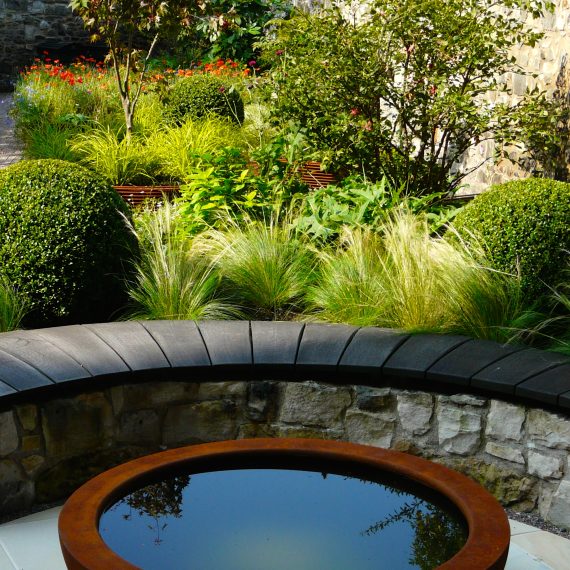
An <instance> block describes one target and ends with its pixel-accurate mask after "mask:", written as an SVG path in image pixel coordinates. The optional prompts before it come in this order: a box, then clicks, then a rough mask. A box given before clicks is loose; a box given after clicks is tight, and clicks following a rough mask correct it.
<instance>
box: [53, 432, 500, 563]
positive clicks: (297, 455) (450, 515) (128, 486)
mask: <svg viewBox="0 0 570 570" xmlns="http://www.w3.org/2000/svg"><path fill="white" fill-rule="evenodd" d="M160 501H162V502H160ZM200 509H202V510H200ZM319 509H321V510H319ZM184 513H187V514H186V515H184ZM292 513H294V514H295V516H296V517H297V518H295V517H293V518H292V517H291V514H292ZM183 515H184V516H183ZM252 517H253V519H255V520H253V519H252ZM408 523H409V524H408ZM430 524H431V525H432V526H431V527H430V526H429V525H430ZM232 525H233V526H232ZM406 525H408V526H406ZM226 527H227V528H226ZM59 538H60V543H61V548H62V551H63V555H64V558H65V562H66V564H67V566H68V568H69V569H71V570H76V569H88V570H99V569H101V570H109V569H113V570H123V569H134V568H145V569H146V568H148V569H155V568H156V569H159V568H160V569H161V570H169V569H176V570H178V569H183V568H195V567H200V568H215V569H219V568H224V570H233V569H234V568H235V569H242V568H245V569H247V570H253V569H254V568H264V569H267V570H275V569H280V568H296V569H299V570H300V569H302V568H311V570H318V569H320V568H322V569H325V568H326V569H330V568H352V569H354V570H356V569H358V568H362V569H366V568H377V567H398V568H422V569H424V570H425V569H426V568H428V567H429V568H436V567H437V568H440V569H445V570H450V569H457V570H460V569H461V570H464V569H487V568H489V569H490V568H503V567H504V565H505V562H506V558H507V554H508V547H509V540H510V529H509V524H508V520H507V517H506V515H505V512H504V510H503V509H502V507H501V505H500V504H499V503H498V502H497V501H496V500H495V499H494V498H493V497H492V496H491V495H490V494H489V493H488V492H487V491H486V490H485V489H483V488H482V487H481V486H480V485H478V484H477V483H475V482H473V481H472V480H470V479H468V478H467V477H465V476H463V475H461V474H459V473H457V472H455V471H452V470H451V469H448V468H446V467H444V466H442V465H438V464H435V463H432V462H430V461H426V460H425V459H421V458H418V457H414V456H412V455H408V454H404V453H399V452H396V451H391V450H386V449H379V448H375V447H369V446H364V445H357V444H351V443H341V442H336V441H323V440H312V439H250V440H238V441H225V442H217V443H210V444H204V445H195V446H190V447H184V448H179V449H172V450H169V451H165V452H162V453H157V454H154V455H149V456H145V457H142V458H140V459H136V460H134V461H130V462H128V463H125V464H123V465H120V466H118V467H115V468H113V469H111V470H109V471H107V472H105V473H102V474H101V475H99V476H97V477H95V478H94V479H92V480H91V481H89V482H88V483H86V484H85V485H83V486H82V487H81V488H80V489H78V490H77V491H76V492H75V493H74V494H73V495H72V496H71V497H70V498H69V500H68V501H67V502H66V504H65V506H64V507H63V510H62V512H61V515H60V518H59ZM406 541H407V542H406ZM404 543H406V544H404ZM351 549H352V551H351ZM442 553H445V555H446V558H444V559H443V560H442V559H441V557H442ZM169 557H170V558H169ZM343 557H346V558H343ZM343 560H344V561H343ZM347 561H350V562H347Z"/></svg>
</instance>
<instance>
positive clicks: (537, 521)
mask: <svg viewBox="0 0 570 570" xmlns="http://www.w3.org/2000/svg"><path fill="white" fill-rule="evenodd" d="M505 511H506V513H507V516H508V517H509V518H510V519H512V520H515V521H518V522H521V523H524V524H528V525H530V526H533V527H535V528H538V529H540V530H544V531H546V532H550V533H552V534H557V535H558V536H561V537H562V538H568V539H570V531H569V530H567V529H564V528H560V527H557V526H554V525H553V524H552V523H549V522H547V521H545V520H544V519H543V518H541V517H539V516H538V515H535V514H533V513H519V512H518V511H513V510H512V509H505Z"/></svg>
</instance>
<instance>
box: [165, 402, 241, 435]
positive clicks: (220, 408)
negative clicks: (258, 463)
mask: <svg viewBox="0 0 570 570" xmlns="http://www.w3.org/2000/svg"><path fill="white" fill-rule="evenodd" d="M236 417H237V409H236V406H235V404H232V403H231V402H228V401H219V400H218V401H211V402H200V403H195V404H185V405H180V406H171V407H170V408H169V409H168V412H167V413H166V417H165V419H164V427H163V435H162V437H163V443H164V444H165V445H168V446H171V445H183V444H188V443H196V442H209V441H220V440H224V439H235V438H236V436H237V432H238V428H237V422H236Z"/></svg>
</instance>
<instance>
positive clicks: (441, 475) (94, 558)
mask: <svg viewBox="0 0 570 570" xmlns="http://www.w3.org/2000/svg"><path fill="white" fill-rule="evenodd" d="M275 462H277V463H279V464H281V465H280V466H282V467H283V466H285V464H287V465H291V466H299V465H310V464H312V465H318V466H319V467H322V468H323V470H328V469H329V468H330V467H331V466H333V468H334V472H337V473H341V474H342V472H343V471H345V472H348V471H355V470H356V471H360V472H364V471H367V472H370V473H374V472H376V473H384V474H386V475H387V476H392V477H397V478H401V479H402V480H406V479H407V480H410V481H411V482H413V483H416V484H419V485H421V486H422V487H425V488H427V489H430V490H433V491H435V492H436V493H438V494H440V495H441V496H442V497H444V498H445V499H447V500H449V501H451V503H453V504H454V505H455V506H456V507H457V508H458V510H459V511H460V512H461V513H462V514H463V516H464V518H465V520H466V522H467V525H468V528H469V535H468V539H467V542H466V543H465V545H464V547H463V548H462V549H461V550H460V551H459V552H458V553H457V554H456V555H455V556H454V557H453V558H452V559H451V560H449V561H447V562H446V563H444V564H442V565H441V566H439V567H438V568H439V569H440V570H452V569H453V570H466V569H473V570H475V569H478V570H479V569H480V570H483V569H495V568H496V569H499V568H504V566H505V563H506V559H507V554H508V550H509V541H510V529H509V523H508V519H507V516H506V514H505V512H504V510H503V508H502V507H501V505H500V504H499V503H498V501H497V500H496V499H495V498H494V497H493V496H492V495H490V494H489V493H488V492H487V491H486V490H485V489H483V487H481V486H480V485H478V484H477V483H475V482H474V481H472V480H471V479H469V478H467V477H465V476H464V475H461V474H460V473H457V472H456V471H453V470H451V469H448V468H447V467H444V466H442V465H438V464H436V463H432V462H430V461H426V460H425V459H421V458H419V457H414V456H413V455H408V454H405V453H400V452H397V451H392V450H387V449H379V448H376V447H370V446H365V445H358V444H354V443H343V442H337V441H324V440H315V439H244V440H237V441H223V442H216V443H208V444H203V445H194V446H190V447H183V448H178V449H172V450H169V451H164V452H161V453H156V454H153V455H147V456H145V457H141V458H139V459H135V460H134V461H130V462H128V463H125V464H123V465H119V466H118V467H115V468H113V469H110V470H109V471H106V472H105V473H102V474H101V475H98V476H97V477H95V478H94V479H91V480H90V481H88V482H87V483H86V484H85V485H83V486H82V487H81V488H79V489H78V490H77V491H76V492H75V493H74V494H73V495H72V496H71V497H70V498H69V499H68V501H67V502H66V503H65V505H64V507H63V510H62V511H61V514H60V517H59V540H60V544H61V548H62V551H63V556H64V558H65V562H66V564H67V567H68V568H69V569H70V570H79V569H82V570H109V569H111V568H112V569H113V570H127V569H135V568H137V567H136V566H134V565H133V564H130V563H129V562H127V561H125V560H124V559H123V558H121V557H119V556H118V555H117V554H115V553H114V552H113V551H112V550H111V549H110V548H109V547H108V546H107V545H106V544H105V543H104V542H103V540H102V538H101V536H100V535H99V531H98V525H99V518H100V516H101V514H102V513H103V511H104V510H105V509H106V508H107V507H109V506H111V505H112V504H113V503H114V502H116V501H117V500H118V499H119V498H121V497H122V496H124V495H125V494H127V493H129V492H130V491H132V490H134V489H136V488H137V487H140V486H143V485H145V484H147V482H150V481H152V479H154V478H156V477H159V476H161V475H163V474H166V473H169V472H175V471H179V470H181V469H184V470H186V471H187V472H189V473H190V474H191V473H199V472H203V471H209V470H220V469H224V468H226V469H227V468H237V467H238V466H250V467H251V466H253V465H256V466H257V465H260V466H268V465H269V463H271V465H273V464H274V463H275ZM297 468H298V467H297ZM331 471H333V470H332V469H331Z"/></svg>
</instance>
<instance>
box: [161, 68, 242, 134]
mask: <svg viewBox="0 0 570 570" xmlns="http://www.w3.org/2000/svg"><path fill="white" fill-rule="evenodd" d="M165 108H166V115H167V117H169V119H170V120H172V121H173V122H174V123H176V124H181V123H183V122H184V121H185V120H187V119H202V118H204V117H208V116H210V115H216V116H218V117H221V118H226V119H230V120H231V121H233V122H234V123H238V124H240V125H241V124H242V123H243V120H244V107H243V100H242V98H241V95H240V94H239V93H238V91H236V89H234V88H233V87H232V86H231V85H230V84H228V83H225V82H224V81H222V80H221V79H219V78H218V77H215V76H213V75H192V76H191V77H186V78H185V79H182V80H180V81H178V82H176V83H175V84H174V85H173V86H172V87H171V88H170V90H169V92H168V94H167V96H166V99H165Z"/></svg>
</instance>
